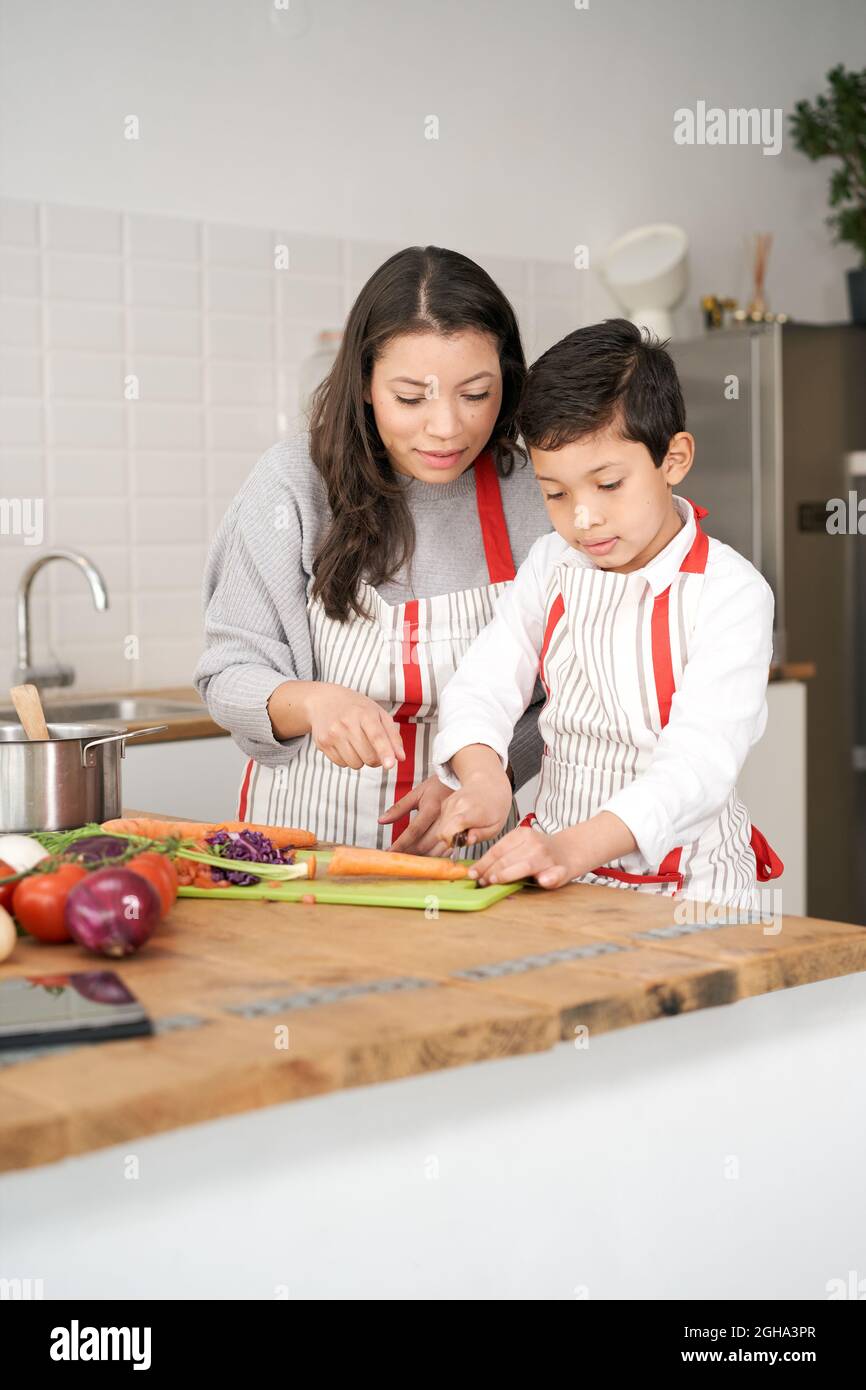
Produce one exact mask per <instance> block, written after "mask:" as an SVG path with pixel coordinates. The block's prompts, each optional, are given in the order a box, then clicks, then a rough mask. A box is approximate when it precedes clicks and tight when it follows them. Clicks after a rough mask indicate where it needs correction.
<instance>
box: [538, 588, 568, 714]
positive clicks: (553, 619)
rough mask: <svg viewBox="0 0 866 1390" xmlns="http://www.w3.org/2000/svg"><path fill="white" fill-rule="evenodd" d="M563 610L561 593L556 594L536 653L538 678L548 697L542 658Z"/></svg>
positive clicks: (563, 602) (548, 688)
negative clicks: (539, 647)
mask: <svg viewBox="0 0 866 1390" xmlns="http://www.w3.org/2000/svg"><path fill="white" fill-rule="evenodd" d="M564 612H565V599H564V598H563V596H562V594H557V595H556V598H555V599H554V600H553V604H552V606H551V609H550V617H549V618H548V619H547V626H546V627H545V629H544V641H543V642H542V644H541V651H540V652H539V654H538V678H539V680H540V681H541V684H542V685H543V686H544V693H545V695H546V696H547V697H548V699H549V698H550V687H549V686H548V684H547V681H546V680H545V679H544V658H545V657H546V656H547V649H548V647H549V646H550V639H551V638H552V636H553V633H554V629H555V627H556V624H557V623H558V622H559V620H560V618H561V617H562V615H563V613H564Z"/></svg>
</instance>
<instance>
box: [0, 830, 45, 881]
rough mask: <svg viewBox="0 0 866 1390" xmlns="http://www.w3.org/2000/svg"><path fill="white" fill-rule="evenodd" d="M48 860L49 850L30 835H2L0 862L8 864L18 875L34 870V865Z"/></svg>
mask: <svg viewBox="0 0 866 1390" xmlns="http://www.w3.org/2000/svg"><path fill="white" fill-rule="evenodd" d="M47 858H48V850H47V849H43V848H42V846H41V845H40V844H39V842H38V840H31V838H30V836H29V835H0V862H2V863H4V864H8V865H9V867H10V869H14V870H15V872H16V874H20V873H23V872H24V870H25V869H32V868H33V865H34V864H38V863H39V861H40V860H41V859H47Z"/></svg>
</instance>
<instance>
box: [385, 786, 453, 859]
mask: <svg viewBox="0 0 866 1390" xmlns="http://www.w3.org/2000/svg"><path fill="white" fill-rule="evenodd" d="M451 796H454V788H453V787H446V785H445V783H444V782H440V781H439V778H438V777H428V778H426V779H425V781H423V782H419V784H418V786H417V787H413V788H412V790H411V791H410V792H407V793H406V795H405V796H401V798H400V800H399V801H395V802H394V805H393V806H389V807H388V810H387V811H386V812H385V814H384V815H382V816H380V817H379V824H380V825H390V824H391V823H392V822H393V821H395V820H400V818H401V817H402V816H405V815H408V813H409V812H410V811H415V815H414V816H413V817H412V819H411V820H410V822H409V824H408V825H407V827H406V829H405V830H404V831H403V834H402V835H398V837H397V839H396V840H395V841H394V843H393V844H392V845H389V847H388V848H389V849H392V850H399V851H400V852H401V853H406V852H409V853H411V854H429V853H430V852H431V850H432V849H433V847H434V845H435V844H436V841H437V840H438V838H439V836H438V835H437V833H436V820H437V818H438V816H439V813H440V812H441V810H442V807H443V806H444V804H445V802H446V801H447V800H448V798H449V797H451Z"/></svg>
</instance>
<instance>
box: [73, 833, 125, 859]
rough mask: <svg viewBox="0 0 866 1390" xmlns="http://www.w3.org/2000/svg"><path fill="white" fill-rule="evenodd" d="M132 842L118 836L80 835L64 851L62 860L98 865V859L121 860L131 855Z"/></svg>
mask: <svg viewBox="0 0 866 1390" xmlns="http://www.w3.org/2000/svg"><path fill="white" fill-rule="evenodd" d="M132 852H133V850H132V842H131V841H130V840H125V839H123V838H122V837H121V836H120V835H82V837H81V839H80V840H73V841H72V843H71V844H70V845H69V847H68V848H67V849H66V850H64V852H63V857H64V859H80V860H82V862H83V863H85V864H98V863H99V861H100V859H122V858H123V856H124V855H125V854H130V853H132Z"/></svg>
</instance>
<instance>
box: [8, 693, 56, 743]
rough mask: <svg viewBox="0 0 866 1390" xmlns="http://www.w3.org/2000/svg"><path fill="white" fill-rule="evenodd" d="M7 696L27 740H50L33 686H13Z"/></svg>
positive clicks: (37, 695)
mask: <svg viewBox="0 0 866 1390" xmlns="http://www.w3.org/2000/svg"><path fill="white" fill-rule="evenodd" d="M9 694H10V695H11V696H12V703H13V705H14V706H15V713H16V714H17V715H18V718H19V719H20V720H21V724H22V727H23V729H24V732H25V734H26V735H27V737H28V738H29V739H33V740H37V739H38V740H40V741H41V740H43V739H50V738H51V735H50V734H49V732H48V725H47V724H46V723H45V715H44V713H43V710H42V701H41V700H40V698H39V691H38V690H37V689H36V686H35V685H13V687H12V689H11V690H10V692H9Z"/></svg>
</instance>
